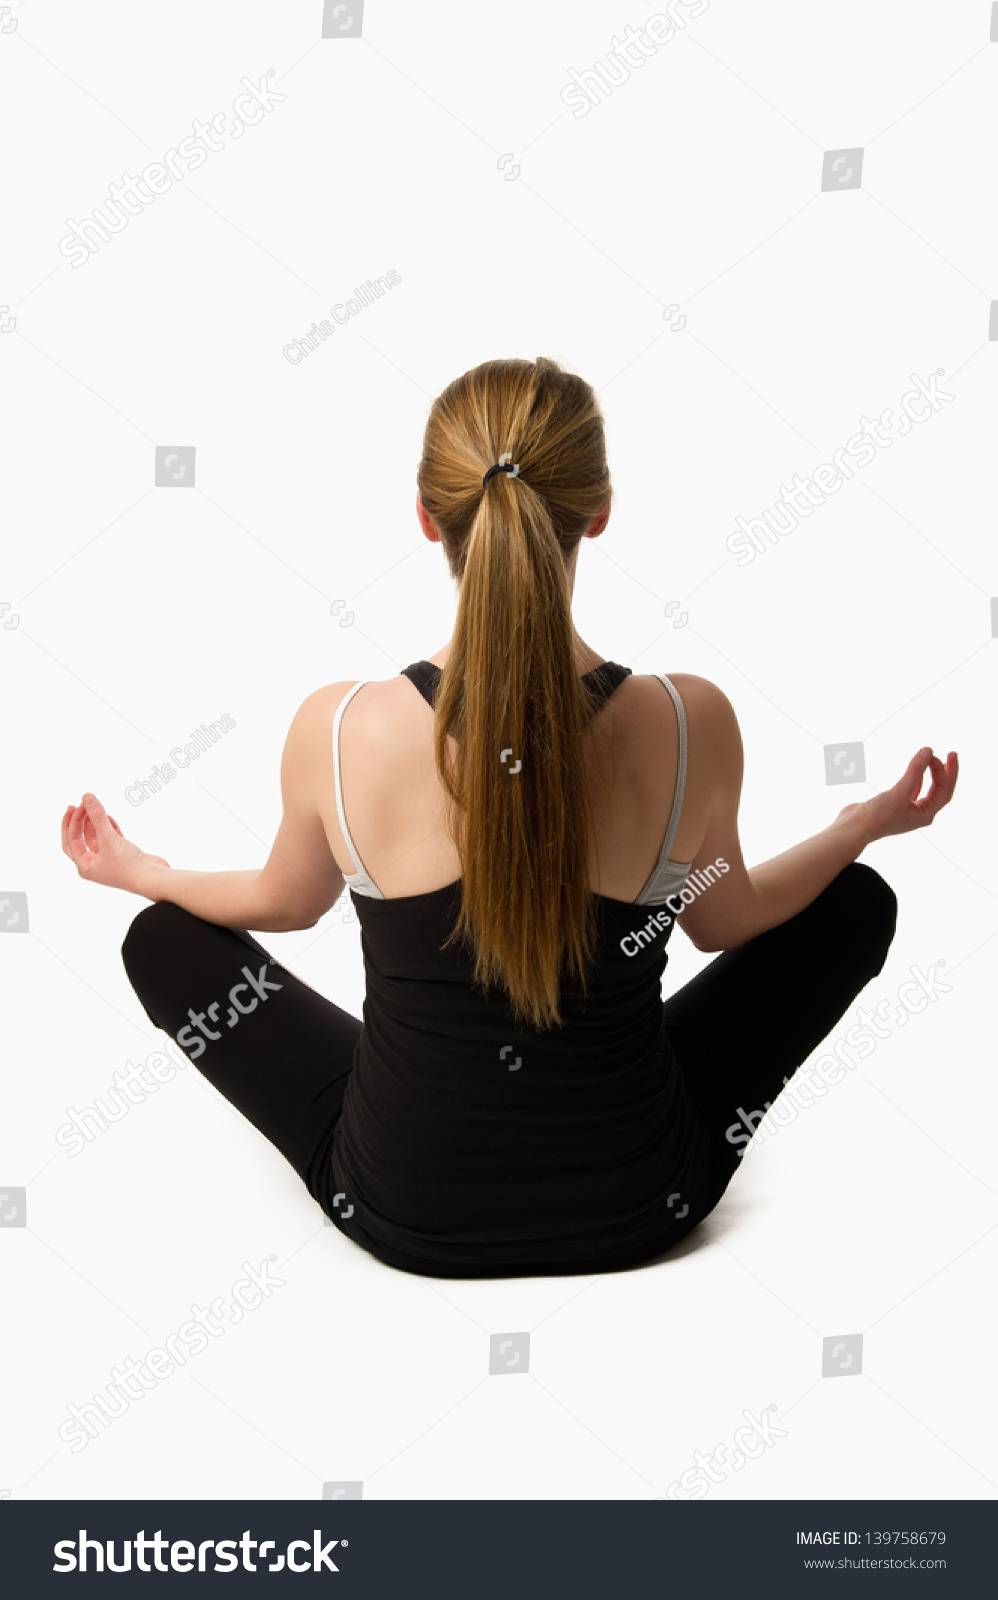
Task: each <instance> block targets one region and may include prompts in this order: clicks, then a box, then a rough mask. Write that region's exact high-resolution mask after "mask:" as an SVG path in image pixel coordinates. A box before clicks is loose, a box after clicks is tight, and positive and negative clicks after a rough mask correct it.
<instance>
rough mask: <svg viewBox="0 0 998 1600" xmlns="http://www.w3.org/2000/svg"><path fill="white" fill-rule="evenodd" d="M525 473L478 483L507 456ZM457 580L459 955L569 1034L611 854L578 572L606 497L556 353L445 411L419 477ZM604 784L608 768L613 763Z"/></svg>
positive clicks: (446, 694)
mask: <svg viewBox="0 0 998 1600" xmlns="http://www.w3.org/2000/svg"><path fill="white" fill-rule="evenodd" d="M507 452H508V453H509V454H508V460H509V462H510V464H518V465H519V468H520V471H519V474H518V475H516V476H515V477H514V476H513V475H511V474H510V473H507V472H498V473H495V474H494V475H493V476H492V477H491V478H490V479H489V481H488V483H487V484H485V485H484V486H483V483H482V479H483V477H484V475H485V473H486V472H487V471H488V469H489V468H490V467H491V466H493V465H495V464H496V463H497V462H498V461H499V458H500V456H502V455H506V454H507ZM417 483H418V485H419V493H420V498H421V500H422V503H423V507H424V509H425V510H426V511H427V512H428V513H429V515H430V516H431V517H432V518H433V520H434V522H435V524H436V526H437V529H438V531H439V533H440V540H441V544H442V545H443V548H444V552H445V555H446V557H447V562H448V566H449V568H450V572H451V575H452V577H453V578H455V579H456V580H457V581H458V582H459V583H460V586H461V587H460V599H459V603H458V611H457V620H456V624H455V630H454V637H453V641H452V645H451V650H450V654H449V656H448V658H447V663H446V665H445V666H444V668H443V669H442V676H441V679H440V683H439V687H438V691H437V697H436V703H435V708H434V750H435V759H436V767H437V772H438V774H439V776H440V780H441V782H442V784H443V787H444V789H445V792H446V794H447V795H448V797H449V800H450V802H451V804H450V806H449V810H448V830H449V833H450V836H451V839H452V841H453V843H454V846H455V848H456V850H457V852H458V854H459V856H460V859H461V863H462V870H463V876H462V880H461V907H460V914H459V917H458V921H457V923H456V925H455V927H454V928H453V930H452V931H451V934H450V936H449V938H448V939H447V941H446V943H445V945H444V948H446V947H447V945H448V944H450V943H452V942H454V941H456V940H459V939H464V940H466V941H467V942H468V943H469V944H470V947H471V949H472V950H473V951H474V956H475V972H474V981H475V982H476V983H477V984H479V985H480V986H482V987H484V988H486V989H487V988H489V987H490V986H492V985H493V984H499V985H501V986H502V987H503V988H504V989H505V991H506V994H507V995H508V998H509V1002H510V1004H511V1006H512V1011H513V1017H514V1021H515V1022H516V1024H518V1025H521V1026H522V1025H524V1024H526V1025H527V1026H531V1027H533V1028H536V1029H547V1028H551V1027H555V1026H557V1027H560V1026H561V1025H562V1019H561V1014H560V1011H559V994H560V988H561V982H562V979H563V975H564V974H565V973H568V974H570V975H571V977H572V978H573V979H575V980H577V982H578V985H579V988H580V989H581V991H582V993H583V994H584V993H585V992H586V970H587V968H588V967H589V965H590V964H591V961H592V958H593V953H594V947H595V939H596V917H595V907H594V903H593V895H592V892H591V890H590V888H589V858H590V847H592V850H593V852H594V854H595V856H596V858H597V860H598V849H599V846H598V840H597V838H596V833H595V828H594V805H593V797H592V794H591V792H590V782H589V770H588V767H587V760H586V749H585V745H584V740H583V733H584V731H585V729H586V726H587V724H588V723H589V721H590V720H591V718H592V716H593V713H594V710H595V709H597V707H598V704H599V701H598V700H597V699H596V698H595V696H591V695H590V689H589V685H587V684H584V683H583V682H582V680H581V677H580V674H579V672H578V669H577V666H576V662H575V654H574V649H573V632H572V618H571V591H570V588H569V581H568V571H567V568H568V564H569V563H570V561H571V559H572V555H573V552H574V551H575V550H576V549H577V548H578V545H579V543H580V541H581V538H582V535H583V534H584V533H585V531H586V529H587V528H588V526H589V524H590V522H591V521H592V519H593V517H594V516H595V515H596V514H597V512H599V511H600V510H601V509H602V507H603V506H604V505H605V503H606V502H607V500H608V498H609V496H610V475H609V470H608V468H607V461H606V445H605V439H604V433H603V417H602V414H601V412H600V409H599V406H598V403H597V400H596V396H595V394H594V392H593V389H592V387H591V386H590V385H589V384H588V383H586V382H584V380H583V379H582V378H579V377H576V376H575V375H573V374H571V373H568V372H564V371H563V370H562V369H561V368H560V367H559V366H558V365H557V363H556V362H554V361H550V360H548V359H547V358H545V357H541V358H539V359H538V360H537V361H536V362H530V361H513V360H509V361H487V362H485V363H484V364H483V365H481V366H478V367H475V368H473V369H472V370H471V371H470V372H466V373H464V374H463V376H462V377H460V378H457V379H455V381H454V382H453V383H451V384H449V385H448V387H447V388H446V389H445V390H444V391H443V393H442V394H441V395H439V396H438V397H437V399H436V400H435V401H434V402H433V405H432V407H431V410H430V414H429V419H428V421H427V425H426V432H425V435H424V439H423V455H422V459H421V461H420V463H419V468H418V471H417ZM600 777H601V778H602V768H601V769H600Z"/></svg>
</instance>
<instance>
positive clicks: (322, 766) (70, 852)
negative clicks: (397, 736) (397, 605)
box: [62, 684, 347, 933]
mask: <svg viewBox="0 0 998 1600" xmlns="http://www.w3.org/2000/svg"><path fill="white" fill-rule="evenodd" d="M346 687H347V685H346V684H330V685H328V686H327V687H326V688H324V689H319V690H317V691H316V693H315V694H312V695H309V697H308V699H307V700H305V701H304V702H303V703H302V705H301V706H300V707H299V709H298V711H297V713H296V715H295V719H294V721H293V722H292V724H291V727H290V729H289V731H288V736H287V739H286V741H285V744H284V754H283V756H282V759H281V795H282V799H283V803H284V814H283V816H282V818H281V825H280V827H279V828H278V830H277V837H276V839H275V840H274V844H273V847H272V849H271V852H270V856H269V858H268V860H267V862H266V864H265V865H264V866H263V867H260V868H256V869H253V870H250V871H246V872H185V871H181V870H179V869H176V868H173V867H171V866H169V865H168V863H167V862H166V861H165V860H164V859H163V857H162V856H153V855H148V854H147V853H146V852H145V851H144V850H142V849H140V847H139V846H138V845H136V844H133V843H131V841H130V840H128V839H126V838H125V837H124V835H123V834H122V832H121V829H120V828H119V827H118V825H117V823H116V822H115V821H114V819H113V818H112V817H109V816H108V814H107V812H106V811H105V810H104V807H103V806H102V805H101V803H100V801H99V800H98V799H97V798H96V796H95V795H92V794H85V795H84V796H83V800H82V802H81V804H80V805H78V806H69V807H67V809H66V813H65V815H64V816H63V819H62V848H63V851H64V852H65V854H66V855H67V856H69V858H70V860H71V861H72V862H73V864H74V865H75V867H76V869H77V871H78V872H79V875H80V877H81V878H87V879H89V880H90V881H91V882H93V883H102V884H105V885H106V886H107V887H109V888H114V889H125V890H127V891H128V892H129V893H131V894H138V895H142V896H144V897H145V898H146V899H147V900H169V901H170V902H171V903H172V904H173V905H177V906H182V907H183V908H184V910H185V911H191V912H193V914H194V915H195V916H197V917H201V918H202V919H203V920H204V921H205V922H215V923H218V924H220V925H221V926H222V927H226V928H247V929H254V930H255V931H256V932H258V933H289V932H291V931H292V930H294V929H296V928H312V927H314V926H315V924H316V923H317V922H318V920H319V918H320V917H321V916H324V914H325V913H326V912H327V911H328V910H329V909H330V907H331V906H333V905H335V903H336V901H337V900H338V899H339V897H340V895H341V894H342V892H343V874H342V872H341V871H340V869H339V867H338V866H337V865H336V861H335V859H334V858H333V855H332V852H331V851H330V848H329V843H328V840H327V838H326V832H325V828H324V827H323V823H322V816H321V813H320V810H319V802H320V797H321V796H323V795H324V794H328V793H329V792H331V789H332V782H333V761H332V741H331V726H332V717H331V714H330V708H331V707H332V708H333V709H335V706H336V704H337V703H338V701H339V699H341V698H342V695H343V693H344V692H345V690H346Z"/></svg>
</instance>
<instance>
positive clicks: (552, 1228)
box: [323, 663, 712, 1271]
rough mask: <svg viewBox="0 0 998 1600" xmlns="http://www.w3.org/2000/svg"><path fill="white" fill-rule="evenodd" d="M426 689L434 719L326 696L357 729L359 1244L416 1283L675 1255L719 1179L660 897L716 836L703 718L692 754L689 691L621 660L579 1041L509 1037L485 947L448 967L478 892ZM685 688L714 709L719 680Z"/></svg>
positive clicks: (563, 1003) (342, 1177)
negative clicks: (466, 883) (468, 881)
mask: <svg viewBox="0 0 998 1600" xmlns="http://www.w3.org/2000/svg"><path fill="white" fill-rule="evenodd" d="M408 671H411V672H412V674H413V677H414V678H416V679H417V680H418V681H420V682H422V683H423V685H424V691H425V698H424V697H423V696H422V695H421V693H420V690H419V688H417V687H416V683H414V682H413V681H412V680H411V679H410V677H408V676H406V675H405V674H401V675H400V677H399V679H398V681H397V682H396V681H394V680H393V681H391V682H389V683H382V682H377V683H367V682H364V683H363V684H362V686H361V687H360V688H359V689H358V690H357V691H356V692H355V693H354V694H352V695H351V696H350V697H349V699H347V696H348V695H349V690H348V689H346V690H345V689H344V686H343V685H334V686H331V688H330V691H329V704H328V705H327V706H326V707H325V711H326V712H328V711H329V710H330V709H332V708H333V702H334V701H335V702H336V710H338V709H339V707H340V705H342V706H343V708H344V714H343V715H342V716H339V717H337V716H336V715H335V712H334V715H333V727H332V728H331V730H330V746H331V757H330V762H331V766H332V765H333V761H332V750H333V748H334V747H335V746H336V742H337V736H338V741H339V742H338V755H339V763H338V766H339V771H338V774H337V773H336V772H335V771H334V772H333V773H332V782H331V783H330V794H329V798H328V804H327V805H326V806H325V809H324V813H323V815H324V821H325V824H326V827H327V833H328V837H329V842H330V846H331V848H332V850H333V854H334V856H335V857H336V859H337V861H338V862H339V863H340V865H341V868H343V869H345V870H346V871H347V872H349V873H350V874H351V875H356V878H357V883H356V884H355V885H354V886H352V887H354V889H355V892H354V893H353V902H354V905H355V907H356V910H357V914H358V917H359V919H360V924H361V931H362V940H363V951H364V962H365V969H366V979H367V993H366V999H365V1005H364V1032H363V1035H362V1036H361V1039H360V1041H359V1043H358V1046H357V1053H356V1056H355V1058H354V1062H353V1070H352V1072H351V1075H350V1081H349V1085H348V1087H347V1090H346V1094H345V1096H344V1101H343V1114H342V1117H341V1119H340V1123H339V1126H338V1128H337V1132H336V1137H335V1140H334V1143H333V1146H332V1152H331V1160H332V1172H333V1176H334V1182H335V1186H336V1190H337V1192H338V1193H340V1194H341V1195H342V1197H343V1206H344V1208H345V1207H346V1206H349V1207H352V1211H351V1213H350V1217H349V1219H347V1220H345V1221H344V1222H343V1223H342V1224H341V1225H342V1226H343V1227H344V1231H346V1232H348V1233H350V1234H351V1236H352V1237H354V1238H355V1239H356V1241H357V1242H358V1243H360V1244H363V1245H365V1247H367V1248H368V1249H373V1250H374V1252H375V1253H377V1254H380V1255H381V1256H382V1258H383V1259H388V1260H391V1259H394V1261H395V1264H397V1265H400V1266H404V1267H410V1268H413V1269H414V1270H419V1267H420V1265H423V1266H427V1265H429V1264H432V1266H433V1268H434V1270H440V1269H441V1268H443V1269H445V1270H446V1268H447V1267H448V1266H450V1267H453V1268H454V1269H460V1268H462V1267H466V1266H467V1264H468V1263H471V1262H476V1263H478V1264H479V1265H480V1266H481V1267H482V1268H483V1269H484V1268H486V1267H489V1268H491V1270H495V1271H504V1270H508V1269H509V1268H511V1267H515V1266H523V1267H527V1266H530V1267H533V1268H535V1269H536V1268H538V1267H543V1266H544V1265H545V1264H547V1265H550V1266H551V1267H556V1266H557V1265H558V1264H559V1263H563V1262H566V1261H571V1260H575V1261H577V1262H579V1263H580V1270H584V1263H585V1262H586V1261H589V1262H591V1264H592V1265H593V1267H594V1268H599V1267H602V1268H604V1269H606V1268H609V1267H611V1266H614V1265H618V1264H619V1265H623V1264H625V1263H626V1262H627V1261H629V1260H631V1259H637V1258H641V1257H642V1256H646V1255H647V1254H648V1252H649V1250H653V1249H655V1248H656V1246H658V1245H664V1243H665V1241H666V1240H667V1239H668V1237H669V1231H670V1225H672V1224H674V1221H675V1218H676V1211H677V1207H678V1208H679V1209H680V1210H681V1207H682V1204H683V1203H684V1202H683V1201H682V1196H683V1195H684V1194H686V1195H692V1194H694V1193H702V1192H703V1190H704V1185H705V1181H708V1182H709V1178H710V1172H711V1160H712V1153H711V1150H710V1146H709V1141H708V1139H707V1136H706V1134H705V1132H704V1130H703V1128H702V1126H701V1124H700V1122H699V1121H698V1119H697V1117H696V1115H695V1113H694V1111H693V1108H692V1106H691V1105H690V1103H689V1101H688V1098H687V1095H686V1092H685V1088H684V1085H683V1082H682V1077H681V1074H680V1072H679V1070H678V1067H677V1065H676V1062H675V1058H674V1056H673V1054H672V1051H671V1048H670V1046H669V1042H668V1038H667V1036H666V1034H665V1030H664V1028H663V1025H662V991H661V980H662V974H663V972H664V969H665V966H666V962H667V959H668V957H667V953H666V946H667V943H668V939H669V936H670V934H671V932H672V928H673V926H674V922H675V910H677V909H680V905H679V902H678V900H673V901H672V905H671V907H670V906H667V905H666V903H665V899H666V896H667V895H670V896H671V895H674V894H676V893H677V892H678V890H679V889H680V888H681V886H682V885H683V883H684V882H685V880H686V877H687V874H688V871H689V868H690V864H691V862H692V859H693V858H694V856H695V855H696V853H697V849H698V847H699V844H700V839H701V838H702V835H703V832H704V828H705V822H704V820H703V819H704V814H705V812H704V797H703V792H702V791H703V785H704V781H705V780H704V778H703V774H702V770H701V771H698V764H697V762H696V757H695V756H691V752H692V750H693V747H694V745H695V743H696V731H697V729H698V728H699V719H698V717H697V714H696V712H694V716H693V719H692V725H693V730H694V731H693V734H692V736H691V734H690V718H689V715H688V710H687V707H686V703H685V701H686V696H684V695H682V694H681V693H680V692H679V685H678V684H673V688H675V689H676V690H677V693H679V699H680V705H679V706H678V707H677V706H676V705H675V704H674V701H673V698H672V695H671V693H670V691H669V689H668V686H667V684H665V683H663V681H662V680H661V679H660V678H658V677H654V676H651V677H648V678H643V677H640V678H639V677H636V676H635V675H628V674H626V669H621V668H614V667H613V664H612V663H611V664H610V665H609V666H608V668H607V672H606V674H605V675H603V676H602V679H601V682H602V692H603V693H604V694H605V695H606V699H605V701H604V703H603V705H602V706H601V707H600V709H599V710H598V711H597V712H596V713H595V717H594V722H598V721H599V720H600V719H612V720H610V721H609V724H608V726H607V730H606V731H607V734H608V736H609V743H610V760H609V761H608V763H607V772H608V782H607V786H606V790H605V794H604V797H603V799H602V800H601V802H600V803H599V804H598V805H597V808H596V817H597V826H598V838H599V845H600V855H601V862H600V865H601V868H602V871H601V872H600V875H599V877H598V878H597V876H596V874H595V862H594V871H593V878H592V887H593V888H594V889H595V890H596V911H597V939H596V946H595V958H594V962H593V967H592V970H591V972H590V974H589V975H588V980H587V984H586V987H585V990H583V989H582V988H581V987H580V986H579V985H578V984H577V983H575V982H574V981H569V980H566V981H565V982H564V984H563V986H562V991H561V996H560V1010H561V1017H562V1021H561V1025H560V1026H559V1027H556V1028H553V1029H543V1030H538V1029H535V1028H531V1027H529V1026H524V1025H522V1024H520V1025H517V1024H516V1023H515V1022H514V1020H513V1016H512V1013H511V1011H510V1008H509V1006H508V1004H507V1001H506V999H505V998H504V996H503V993H502V990H501V987H499V988H493V989H492V990H490V991H489V992H485V991H484V990H483V989H482V988H481V986H476V985H475V984H474V982H473V961H472V958H471V955H470V953H469V951H468V950H467V949H465V948H462V947H461V945H460V944H457V945H454V946H451V947H445V940H446V937H447V934H448V933H449V932H450V930H451V928H452V927H453V925H454V919H455V915H456V910H457V907H458V904H459V901H460V887H461V882H460V879H461V871H460V861H459V860H458V858H457V854H456V852H455V850H454V847H453V845H452V844H451V842H450V840H449V837H448V834H447V830H446V826H445V821H444V817H445V795H444V791H443V789H442V786H441V785H440V783H439V780H438V778H437V776H436V772H435V766H434V754H433V726H432V722H433V718H432V709H431V702H432V700H433V692H434V689H435V676H436V675H435V674H434V671H433V668H432V666H431V665H430V664H428V663H419V664H417V666H416V667H414V668H413V669H407V672H408ZM585 676H586V677H587V678H588V677H591V676H592V671H591V670H590V672H588V673H587V674H586V675H585ZM680 683H681V684H682V685H683V688H685V689H687V690H688V691H689V699H690V700H691V701H692V702H693V703H694V705H696V703H697V700H698V686H699V685H700V684H702V683H703V680H699V679H681V680H680ZM704 688H705V689H707V690H709V689H710V685H706V684H705V685H704ZM588 737H589V736H588V735H587V739H588ZM498 756H499V752H497V759H498ZM507 764H508V765H509V766H510V767H512V765H513V764H514V761H513V758H512V757H508V758H507ZM708 765H709V763H708V762H706V761H703V760H701V762H700V763H699V766H700V768H701V769H702V768H704V767H706V766H708ZM337 775H338V777H339V783H340V787H339V801H340V805H341V806H342V820H343V821H345V823H346V835H347V837H344V830H343V827H342V825H341V816H340V809H339V807H338V805H337V795H336V777H337ZM516 777H517V775H516V774H515V773H513V772H510V774H509V780H508V781H510V782H514V783H515V782H516ZM677 779H678V780H679V790H678V792H677ZM689 796H692V798H693V802H694V803H693V805H692V806H691V805H690V804H689V798H688V797H689ZM670 834H671V846H670V848H669V850H668V856H667V860H668V862H669V863H673V865H671V866H670V865H668V864H667V862H666V861H665V860H663V859H662V858H663V855H664V854H665V853H666V846H667V845H668V844H669V836H670ZM351 843H352V846H353V849H351ZM649 880H651V882H649ZM639 895H640V896H641V902H640V904H639V903H638V896H639Z"/></svg>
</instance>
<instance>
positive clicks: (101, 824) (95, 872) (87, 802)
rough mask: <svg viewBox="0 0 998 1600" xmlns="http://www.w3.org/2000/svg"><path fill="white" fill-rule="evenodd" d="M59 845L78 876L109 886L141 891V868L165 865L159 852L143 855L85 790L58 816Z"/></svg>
mask: <svg viewBox="0 0 998 1600" xmlns="http://www.w3.org/2000/svg"><path fill="white" fill-rule="evenodd" d="M62 849H63V854H64V855H67V856H68V857H69V859H70V861H72V863H73V865H74V866H75V868H76V870H77V872H78V873H79V875H80V877H81V878H86V879H88V880H89V881H90V882H91V883H102V884H104V885H105V887H107V888H109V889H127V890H129V891H130V892H131V893H132V894H142V893H143V890H142V889H141V888H139V887H138V885H139V882H140V879H141V874H142V871H143V869H144V868H145V867H148V866H149V865H150V864H155V865H157V866H161V867H168V866H169V865H170V863H169V862H168V861H165V860H164V859H163V857H162V856H151V855H147V854H146V852H145V851H144V850H141V849H140V848H139V846H138V845H137V844H132V843H131V842H130V840H128V839H126V838H125V836H124V834H123V833H122V831H121V829H120V828H119V827H118V824H117V823H116V822H115V820H114V818H113V817H109V816H108V814H107V812H106V811H105V810H104V807H103V806H102V805H101V803H100V801H99V800H98V799H97V797H96V795H92V794H85V795H84V796H83V800H82V801H81V803H80V804H79V805H78V806H67V807H66V811H65V814H64V816H63V819H62Z"/></svg>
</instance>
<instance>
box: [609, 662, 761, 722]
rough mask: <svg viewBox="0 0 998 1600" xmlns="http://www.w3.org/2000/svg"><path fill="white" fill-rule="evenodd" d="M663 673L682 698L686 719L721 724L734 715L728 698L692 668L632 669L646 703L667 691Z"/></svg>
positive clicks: (633, 676)
mask: <svg viewBox="0 0 998 1600" xmlns="http://www.w3.org/2000/svg"><path fill="white" fill-rule="evenodd" d="M662 677H666V678H668V680H669V682H670V683H671V684H672V686H673V688H674V689H675V691H676V693H677V694H678V695H679V698H680V700H681V701H682V702H683V708H684V710H685V712H686V718H687V722H689V721H691V720H692V719H695V720H696V721H698V722H703V723H709V724H711V725H713V724H715V723H716V724H717V725H718V726H722V725H723V724H724V723H725V722H726V721H730V720H731V719H733V718H734V715H735V712H734V707H733V706H732V704H731V701H730V700H729V699H728V697H727V695H726V694H725V693H724V690H723V689H721V688H719V687H718V685H717V684H716V683H714V682H712V680H711V679H710V678H701V677H700V676H699V675H698V674H697V673H695V672H665V673H663V674H662V675H661V676H659V674H658V673H657V672H640V673H637V672H636V673H632V678H633V680H634V683H635V684H636V685H640V686H641V688H640V692H641V693H642V694H643V695H644V697H645V700H646V701H647V702H648V703H654V702H655V701H657V700H659V699H660V698H661V697H662V696H663V695H664V694H666V693H667V691H666V688H665V685H664V684H663V683H662Z"/></svg>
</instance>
